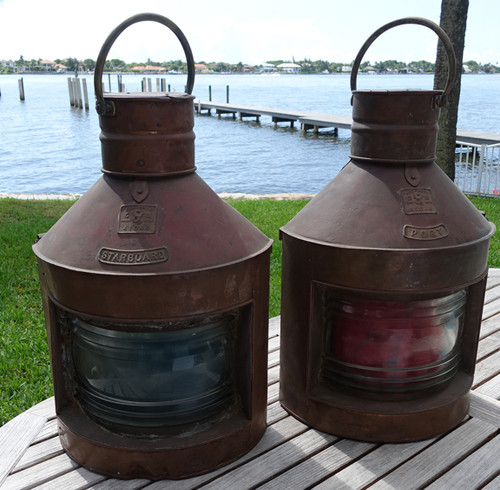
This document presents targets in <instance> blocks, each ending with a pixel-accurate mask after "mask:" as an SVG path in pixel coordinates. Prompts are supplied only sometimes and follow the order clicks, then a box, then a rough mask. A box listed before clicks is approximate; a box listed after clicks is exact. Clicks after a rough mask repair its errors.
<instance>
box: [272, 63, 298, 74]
mask: <svg viewBox="0 0 500 490" xmlns="http://www.w3.org/2000/svg"><path fill="white" fill-rule="evenodd" d="M276 68H278V70H281V71H284V72H285V73H300V65H297V64H295V63H281V64H280V65H278V66H277V67H276Z"/></svg>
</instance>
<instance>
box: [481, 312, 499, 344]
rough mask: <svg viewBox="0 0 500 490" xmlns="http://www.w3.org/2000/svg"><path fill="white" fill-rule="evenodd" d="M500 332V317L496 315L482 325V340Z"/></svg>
mask: <svg viewBox="0 0 500 490" xmlns="http://www.w3.org/2000/svg"><path fill="white" fill-rule="evenodd" d="M499 330H500V315H498V314H497V315H494V316H492V317H490V318H488V319H486V320H483V321H482V323H481V331H480V338H481V339H482V338H484V337H486V336H488V335H491V334H492V333H495V332H498V331H499Z"/></svg>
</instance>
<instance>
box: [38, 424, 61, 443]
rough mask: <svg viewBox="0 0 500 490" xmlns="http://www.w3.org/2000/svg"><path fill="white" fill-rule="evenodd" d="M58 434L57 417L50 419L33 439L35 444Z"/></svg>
mask: <svg viewBox="0 0 500 490" xmlns="http://www.w3.org/2000/svg"><path fill="white" fill-rule="evenodd" d="M54 436H57V419H55V418H53V419H51V420H48V421H47V422H46V423H45V425H44V426H43V428H42V430H41V431H40V432H39V433H38V435H37V436H36V437H35V440H34V441H33V444H36V443H37V442H41V441H43V440H45V439H50V438H51V437H54Z"/></svg>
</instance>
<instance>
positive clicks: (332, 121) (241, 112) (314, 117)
mask: <svg viewBox="0 0 500 490" xmlns="http://www.w3.org/2000/svg"><path fill="white" fill-rule="evenodd" d="M194 104H195V110H196V112H197V113H199V114H202V113H203V112H206V113H208V114H211V113H212V111H214V112H215V114H216V115H217V116H219V117H220V116H222V115H225V114H229V115H231V116H232V118H233V119H236V117H237V116H238V119H239V120H240V121H241V120H243V119H244V118H249V117H254V118H255V119H256V120H257V121H260V118H261V116H268V117H271V121H272V122H273V123H274V126H275V127H276V126H277V124H278V123H281V122H285V123H290V125H291V127H294V124H295V123H297V124H299V125H300V127H301V129H302V131H304V132H306V131H309V130H312V131H313V132H314V133H315V134H318V133H319V129H320V128H333V130H334V131H335V132H337V130H338V129H348V130H350V129H351V125H352V117H351V116H339V115H334V114H317V113H310V112H301V111H288V110H286V111H285V110H279V109H270V108H266V107H250V106H244V105H239V104H228V103H222V102H206V101H202V100H196V101H195V103H194ZM457 140H458V141H461V142H463V143H471V144H479V145H483V144H484V145H491V144H497V143H500V133H488V132H484V131H469V130H463V129H458V130H457Z"/></svg>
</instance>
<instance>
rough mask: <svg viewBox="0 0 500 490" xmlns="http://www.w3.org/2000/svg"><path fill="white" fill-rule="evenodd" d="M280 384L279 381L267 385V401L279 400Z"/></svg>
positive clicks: (269, 402)
mask: <svg viewBox="0 0 500 490" xmlns="http://www.w3.org/2000/svg"><path fill="white" fill-rule="evenodd" d="M279 392H280V386H279V383H274V384H272V385H269V386H268V387H267V403H268V404H271V403H274V402H276V401H278V400H279Z"/></svg>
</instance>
